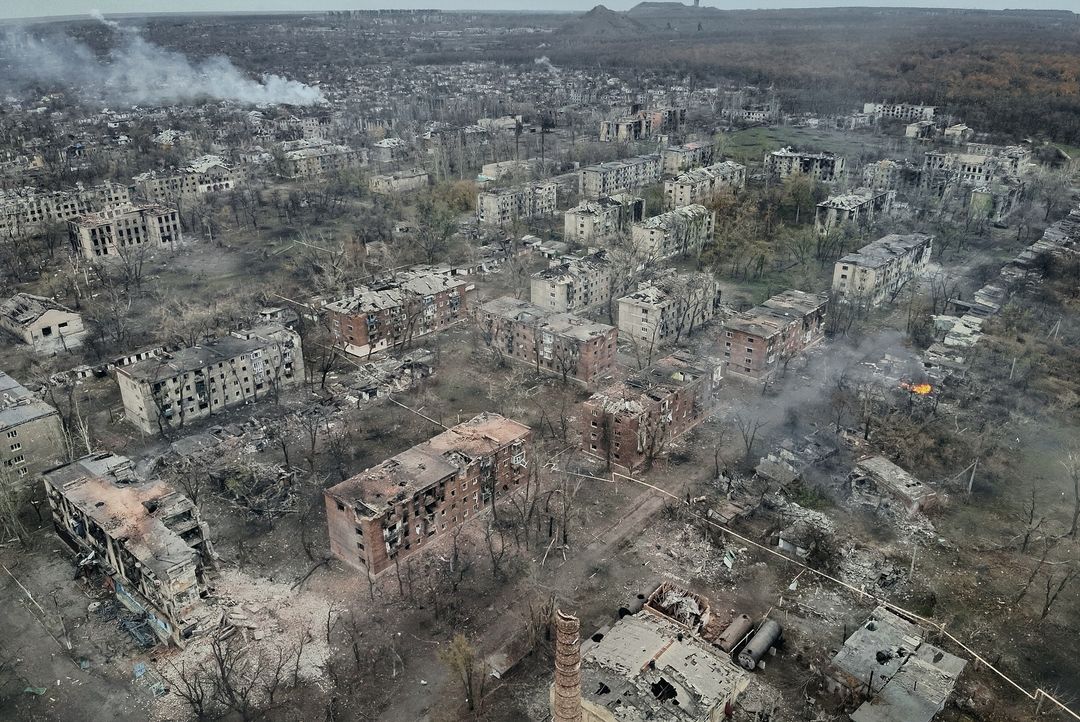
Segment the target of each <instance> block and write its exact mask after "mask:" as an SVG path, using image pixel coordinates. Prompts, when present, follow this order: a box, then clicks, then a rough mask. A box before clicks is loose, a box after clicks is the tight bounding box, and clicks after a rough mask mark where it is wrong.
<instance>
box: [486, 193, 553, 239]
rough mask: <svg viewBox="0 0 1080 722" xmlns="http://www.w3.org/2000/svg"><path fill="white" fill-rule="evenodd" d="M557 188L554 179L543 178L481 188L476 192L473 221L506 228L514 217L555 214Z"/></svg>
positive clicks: (519, 218)
mask: <svg viewBox="0 0 1080 722" xmlns="http://www.w3.org/2000/svg"><path fill="white" fill-rule="evenodd" d="M558 188H559V186H558V184H557V183H552V182H544V183H528V184H525V185H522V186H516V187H513V188H499V189H497V190H493V191H483V192H481V193H479V194H477V196H476V221H477V223H479V224H480V225H482V226H498V227H500V228H506V227H507V226H510V225H512V224H513V223H514V222H515V221H517V220H525V219H527V218H535V217H539V216H552V215H555V207H556V204H557V202H558Z"/></svg>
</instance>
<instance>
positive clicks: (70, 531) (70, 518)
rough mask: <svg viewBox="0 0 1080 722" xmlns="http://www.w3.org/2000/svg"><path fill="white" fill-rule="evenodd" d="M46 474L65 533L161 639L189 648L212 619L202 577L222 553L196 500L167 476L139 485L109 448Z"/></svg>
mask: <svg viewBox="0 0 1080 722" xmlns="http://www.w3.org/2000/svg"><path fill="white" fill-rule="evenodd" d="M42 478H43V480H44V482H45V493H46V496H47V498H48V500H49V506H50V507H51V508H52V518H53V525H54V526H55V528H56V532H57V534H58V535H59V536H60V538H61V539H63V540H64V541H65V542H67V543H68V544H69V545H70V546H71V547H72V548H73V549H75V551H77V552H78V553H79V554H80V555H85V554H88V553H92V554H93V560H94V561H93V563H94V564H95V565H96V566H97V567H98V568H100V569H101V570H102V571H103V572H104V573H105V574H106V575H107V576H108V578H109V582H110V586H111V587H112V590H113V592H114V593H115V595H116V598H117V600H118V601H119V602H120V603H121V604H123V605H124V606H125V607H127V608H128V609H129V610H130V611H132V612H134V613H135V614H137V615H139V616H140V617H142V618H145V619H146V620H148V621H149V623H150V624H149V627H150V629H151V630H152V631H153V632H154V634H155V635H157V637H158V639H159V640H160V641H162V642H164V643H173V644H176V645H178V646H181V647H182V646H184V644H185V641H186V640H187V639H189V638H190V637H191V636H192V635H193V634H195V633H196V632H198V631H200V628H201V627H203V626H204V625H203V622H204V621H205V618H206V617H208V616H209V614H208V610H207V609H206V603H205V602H204V601H203V595H205V594H207V593H208V590H207V585H206V579H205V576H204V575H205V572H206V569H207V567H209V566H210V565H211V564H212V563H213V561H214V560H215V558H216V557H215V554H214V550H213V546H212V545H211V543H210V539H209V530H208V528H207V526H206V524H205V523H204V522H203V521H202V520H201V519H200V518H199V510H198V508H197V507H196V506H195V504H193V503H192V501H191V499H189V498H188V497H186V496H184V495H183V494H181V493H180V492H178V491H176V490H174V489H173V488H172V487H171V486H169V485H168V484H166V483H164V482H162V481H151V482H139V481H138V479H136V478H135V475H134V471H133V469H132V464H131V462H130V461H129V460H128V459H126V458H124V457H122V456H114V455H112V454H108V453H105V454H96V455H92V456H86V457H83V458H82V459H79V460H78V461H75V462H73V463H70V464H66V465H64V466H61V467H59V468H56V469H52V470H50V471H48V472H46V473H45V474H44V475H43V477H42ZM216 621H217V618H216V617H215V618H214V622H215V623H216Z"/></svg>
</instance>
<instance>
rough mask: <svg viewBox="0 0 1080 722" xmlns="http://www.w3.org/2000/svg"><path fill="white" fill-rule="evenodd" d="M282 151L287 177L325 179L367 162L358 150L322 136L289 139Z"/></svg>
mask: <svg viewBox="0 0 1080 722" xmlns="http://www.w3.org/2000/svg"><path fill="white" fill-rule="evenodd" d="M281 150H282V153H283V154H284V165H283V168H282V170H283V171H284V174H285V177H287V178H323V177H326V176H330V175H333V174H335V173H340V172H341V171H344V170H348V169H349V168H352V167H354V166H357V165H360V164H361V163H363V162H364V161H365V157H364V155H363V154H362V153H360V152H359V151H356V150H353V149H352V148H348V147H346V146H344V145H337V144H335V143H331V142H330V141H327V140H321V139H313V140H307V139H301V140H287V141H285V142H283V143H282V144H281Z"/></svg>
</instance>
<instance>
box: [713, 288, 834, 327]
mask: <svg viewBox="0 0 1080 722" xmlns="http://www.w3.org/2000/svg"><path fill="white" fill-rule="evenodd" d="M828 301H829V298H828V294H826V293H807V292H806V291H798V290H795V289H790V290H787V291H784V292H783V293H778V294H776V295H775V296H773V297H772V298H770V299H769V300H767V301H765V302H764V303H763V304H761V305H760V306H755V307H754V308H752V309H750V310H749V311H743V312H742V313H739V314H736V315H734V316H732V317H731V318H729V319H728V320H727V321H726V322H725V323H724V326H725V327H726V328H729V329H733V330H736V331H742V332H743V333H746V334H749V335H751V336H759V337H762V338H771V337H772V336H775V335H777V334H778V333H780V331H781V330H782V329H784V328H786V327H787V326H788V325H789V324H792V323H795V322H797V321H801V320H802V319H803V318H805V317H806V316H807V315H808V314H810V313H813V312H814V311H816V310H817V309H819V308H821V307H822V306H824V305H825V304H826V303H828Z"/></svg>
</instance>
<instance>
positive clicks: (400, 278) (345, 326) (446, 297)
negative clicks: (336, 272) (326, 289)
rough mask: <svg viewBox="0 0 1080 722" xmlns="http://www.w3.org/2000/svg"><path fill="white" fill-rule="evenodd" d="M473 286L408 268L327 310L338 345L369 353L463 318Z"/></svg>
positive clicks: (357, 290) (354, 352)
mask: <svg viewBox="0 0 1080 722" xmlns="http://www.w3.org/2000/svg"><path fill="white" fill-rule="evenodd" d="M473 288H474V286H473V284H472V283H470V282H467V281H464V280H462V279H461V278H459V277H457V276H454V275H450V274H444V273H432V272H427V271H409V272H404V273H399V274H397V275H396V276H395V277H393V278H391V279H388V280H385V281H381V282H375V283H371V284H368V285H365V286H358V287H356V288H354V289H353V292H352V295H350V296H348V297H346V298H343V299H339V300H337V301H333V302H332V303H328V304H326V306H324V307H323V309H324V311H325V312H326V314H327V316H328V317H329V319H330V333H331V335H332V336H333V338H334V343H335V345H337V346H340V347H341V348H342V349H344V350H345V351H346V352H347V353H350V354H352V355H354V356H360V357H365V356H370V355H371V354H374V353H378V352H380V351H385V350H387V349H389V348H391V347H395V346H405V345H406V344H408V343H410V342H411V341H412V340H413V339H416V338H419V337H421V336H426V335H427V334H429V333H435V332H436V331H442V330H443V329H446V328H449V327H450V326H452V325H454V324H455V323H458V322H459V321H462V320H464V319H465V317H466V311H467V308H468V299H469V293H470V292H471V291H472V290H473Z"/></svg>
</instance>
